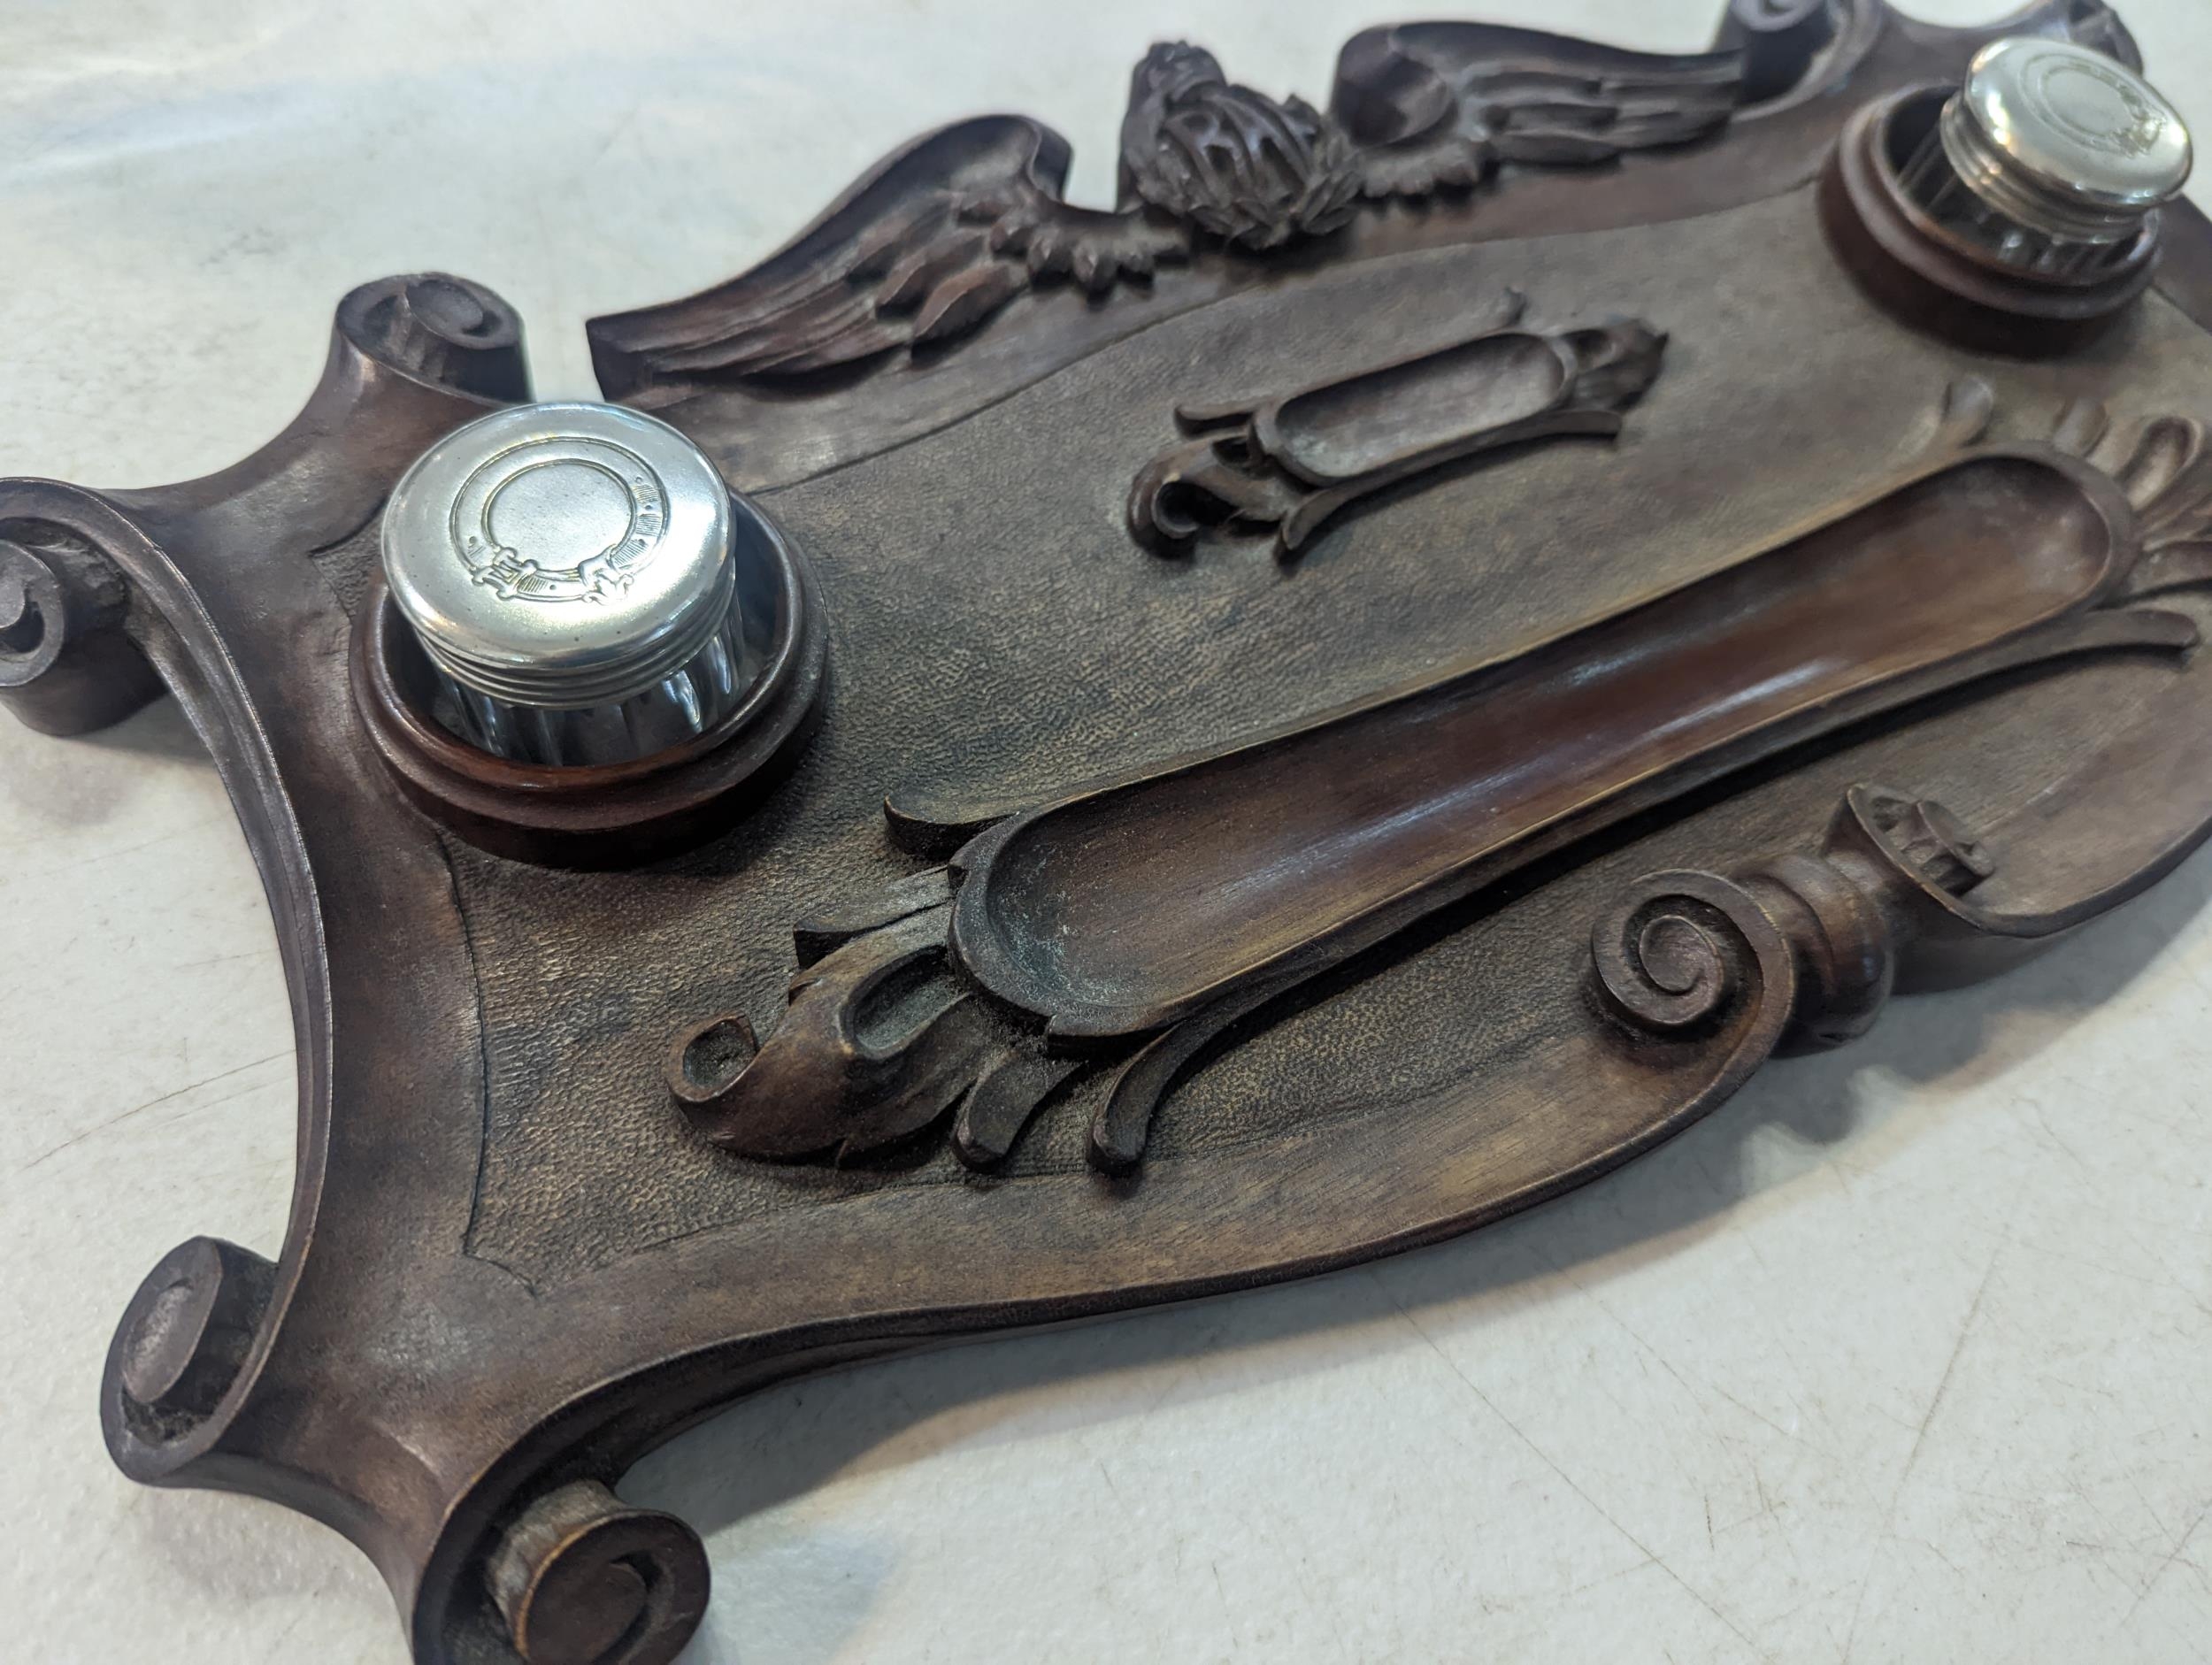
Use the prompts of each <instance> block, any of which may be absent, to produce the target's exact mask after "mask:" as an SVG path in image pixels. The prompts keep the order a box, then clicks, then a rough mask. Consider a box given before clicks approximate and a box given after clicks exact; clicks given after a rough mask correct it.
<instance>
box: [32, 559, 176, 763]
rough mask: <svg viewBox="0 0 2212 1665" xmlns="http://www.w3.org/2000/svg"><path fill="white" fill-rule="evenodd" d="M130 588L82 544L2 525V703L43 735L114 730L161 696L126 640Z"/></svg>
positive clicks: (134, 647) (154, 679)
mask: <svg viewBox="0 0 2212 1665" xmlns="http://www.w3.org/2000/svg"><path fill="white" fill-rule="evenodd" d="M129 603H130V590H129V587H128V586H127V585H126V584H125V583H124V582H123V579H122V575H121V574H120V573H119V572H117V571H116V570H115V569H114V567H113V566H111V564H109V563H108V561H107V560H106V559H105V558H104V556H102V555H101V554H100V553H99V551H98V550H97V549H94V548H93V547H92V546H91V545H90V544H89V543H88V542H87V541H84V540H83V539H81V538H80V537H77V536H75V535H73V533H70V532H68V531H67V530H65V528H63V527H61V526H55V525H53V524H52V523H50V522H35V521H16V522H12V523H9V522H4V521H0V704H4V705H5V706H6V707H7V708H8V710H11V711H12V712H13V713H14V715H15V717H16V718H17V720H18V721H19V722H21V723H23V724H24V725H27V726H28V727H31V728H35V729H37V730H38V731H39V732H40V733H46V734H82V733H89V732H90V731H91V730H93V729H97V728H105V727H106V726H107V725H109V724H111V723H119V722H120V721H122V719H123V718H125V717H128V716H129V715H130V714H131V713H132V712H133V711H134V710H137V709H138V708H139V707H140V706H142V705H143V704H145V703H146V702H148V701H149V700H150V699H152V698H154V697H155V696H156V695H157V694H159V693H160V692H161V683H160V680H159V679H157V677H156V676H155V675H154V672H153V667H152V666H150V665H149V664H147V663H146V656H145V655H144V654H142V652H140V651H139V648H138V647H137V645H136V644H135V643H134V642H133V641H131V640H130V638H129V637H128V635H127V633H125V631H124V628H123V625H124V617H125V614H126V613H127V611H128V610H129Z"/></svg>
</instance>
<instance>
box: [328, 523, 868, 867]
mask: <svg viewBox="0 0 2212 1665" xmlns="http://www.w3.org/2000/svg"><path fill="white" fill-rule="evenodd" d="M747 510H748V512H747V513H745V514H744V515H742V516H741V521H742V523H743V525H742V529H741V533H740V535H739V537H738V539H737V541H736V548H735V551H734V554H735V559H736V563H737V585H738V592H739V597H740V601H741V607H742V617H743V621H744V623H743V641H744V648H745V655H744V662H745V667H746V669H747V670H748V671H749V672H750V680H749V683H748V685H747V687H746V691H745V694H744V695H743V697H742V698H741V699H740V700H739V701H738V702H737V704H736V705H735V706H734V707H733V709H732V710H730V711H729V712H728V713H727V714H726V715H725V716H724V717H722V718H721V719H720V720H719V721H718V722H717V723H715V724H714V725H712V726H711V727H710V728H708V729H706V730H704V731H703V733H700V734H698V735H697V736H695V738H693V739H691V740H686V741H685V742H683V743H682V744H680V745H677V746H672V747H670V748H667V749H665V750H663V751H659V752H656V753H653V754H652V755H650V756H644V757H639V758H635V759H632V760H628V761H626V762H621V763H591V764H583V765H572V766H555V765H549V764H541V763H518V762H514V761H511V760H509V759H506V758H502V757H495V756H492V755H491V754H490V753H488V752H486V751H482V750H480V749H479V748H476V747H474V746H472V745H470V744H469V743H468V742H467V741H465V740H462V739H460V738H459V737H458V736H457V735H456V734H455V733H452V732H451V731H450V730H449V729H448V728H447V727H446V726H445V725H444V724H442V723H441V722H440V721H439V720H438V719H437V718H436V717H434V715H433V714H432V710H431V686H432V672H431V668H430V664H429V662H428V660H427V659H426V657H425V656H424V654H423V651H422V648H421V647H420V646H419V644H418V643H417V642H416V641H415V639H414V637H413V635H412V633H411V632H410V631H409V629H408V627H407V625H406V622H405V620H404V619H403V618H401V616H400V612H399V608H398V605H397V603H396V602H394V601H393V599H392V596H391V592H390V590H389V589H388V587H387V586H386V584H385V581H384V579H383V576H382V574H381V573H379V574H378V575H377V576H376V577H375V579H373V582H372V584H371V587H370V588H369V591H368V594H367V595H366V597H365V599H364V601H363V603H362V605H361V608H360V610H359V611H358V612H357V615H356V617H355V619H354V626H353V641H352V667H351V680H352V685H353V701H354V707H355V710H357V713H358V714H359V716H360V718H361V721H362V724H363V725H364V726H365V729H366V730H367V733H368V735H369V739H370V740H371V742H372V743H373V745H374V747H375V748H376V752H377V755H378V756H379V757H380V758H381V759H382V760H383V763H384V764H385V766H386V768H387V769H388V770H389V771H390V772H391V775H392V777H393V779H395V780H396V782H397V783H398V785H399V786H400V788H401V790H402V791H403V792H404V793H405V794H406V795H407V797H408V799H409V801H410V802H412V803H413V804H414V805H415V806H416V807H417V808H418V809H421V810H422V811H423V812H424V813H425V814H426V815H428V816H430V817H432V818H433V819H434V820H436V821H438V822H439V823H440V824H441V825H444V826H446V827H448V828H449V829H450V830H451V831H452V832H456V833H457V834H458V835H459V836H461V837H462V838H465V839H466V840H468V841H469V842H470V843H472V844H474V845H477V846H478V847H480V848H483V849H487V850H490V851H491V852H493V853H494V854H495V855H499V856H511V857H513V858H515V859H517V860H519V861H527V862H537V863H544V864H547V865H551V866H561V867H580V868H603V867H616V866H622V865H626V864H627V863H633V862H639V861H644V860H649V859H650V858H652V857H654V856H663V855H667V854H669V853H671V852H672V851H675V850H679V849H681V848H687V847H688V846H690V845H693V844H696V843H699V842H701V841H703V840H706V839H708V838H710V837H712V836H713V835H714V834H715V833H717V832H720V831H722V830H723V829H724V828H725V827H726V826H728V825H730V824H731V823H732V822H733V821H734V820H735V819H736V818H737V817H739V816H740V815H741V814H743V813H744V811H745V810H746V809H748V808H749V807H750V806H751V804H752V803H753V802H755V801H756V800H757V796H758V794H760V792H761V791H763V790H764V788H765V787H766V786H767V785H768V784H769V783H770V782H771V781H772V780H773V779H775V778H776V777H777V775H778V774H779V773H780V771H781V769H782V768H783V767H784V766H786V765H787V764H788V763H790V762H791V761H792V760H793V759H794V758H795V756H797V754H798V751H799V749H800V748H801V747H802V746H803V744H804V743H805V741H806V740H807V738H808V736H809V735H810V733H812V731H813V726H814V722H815V718H816V717H817V715H818V707H819V703H820V696H821V691H822V683H823V675H824V658H825V643H826V634H825V632H824V630H823V627H822V621H821V602H820V599H819V595H818V591H817V590H816V588H815V585H814V579H813V577H812V574H811V573H810V572H809V571H808V568H807V564H806V559H805V557H804V556H803V555H802V554H800V552H799V550H798V549H797V548H796V547H795V545H794V544H793V543H792V541H791V540H790V539H789V538H788V537H787V535H786V534H785V533H783V531H782V530H781V529H780V527H778V526H776V524H775V523H774V521H772V519H770V518H768V517H767V516H766V515H765V514H764V513H762V512H761V511H760V510H758V509H757V508H753V507H752V506H750V505H748V506H747Z"/></svg>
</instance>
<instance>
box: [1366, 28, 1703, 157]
mask: <svg viewBox="0 0 2212 1665" xmlns="http://www.w3.org/2000/svg"><path fill="white" fill-rule="evenodd" d="M1742 81H1743V65H1742V59H1741V57H1740V54H1738V53H1735V52H1705V53H1697V54H1693V55H1687V56H1680V57H1670V56H1665V55H1662V54H1655V53H1647V52H1630V51H1624V50H1620V49H1618V48H1616V47H1607V46H1598V45H1594V44H1593V43H1591V42H1586V41H1573V40H1568V39H1565V38H1564V37H1563V36H1560V35H1545V34H1542V33H1540V32H1539V31H1537V30H1533V29H1509V28H1499V27H1491V26H1488V25H1485V24H1461V23H1430V24H1410V25H1407V26H1405V27H1399V28H1389V29H1371V30H1369V31H1368V32H1367V33H1365V34H1363V35H1356V36H1355V37H1354V38H1353V40H1352V41H1351V42H1349V43H1348V45H1347V46H1346V47H1345V49H1344V51H1343V54H1342V56H1341V58H1340V59H1339V60H1338V64H1337V84H1336V94H1335V98H1334V101H1333V104H1332V113H1333V114H1334V116H1335V117H1336V119H1338V120H1339V121H1340V122H1341V123H1342V124H1343V125H1344V127H1345V128H1346V129H1347V130H1348V132H1349V133H1350V134H1351V135H1352V137H1353V139H1354V140H1355V141H1356V142H1358V144H1359V145H1360V147H1361V157H1360V159H1361V163H1362V167H1363V185H1364V188H1365V191H1366V194H1367V195H1368V196H1428V195H1430V194H1431V193H1432V192H1435V191H1439V190H1466V189H1469V188H1472V187H1474V186H1476V185H1478V184H1479V183H1481V182H1482V180H1485V179H1486V178H1487V177H1488V176H1489V174H1490V173H1492V171H1493V170H1494V169H1495V168H1496V167H1497V165H1499V164H1500V163H1502V162H1519V163H1525V164H1532V165H1539V166H1571V165H1586V164H1590V163H1596V162H1606V161H1610V160H1611V159H1612V158H1613V157H1617V156H1619V155H1621V154H1622V153H1623V152H1624V151H1628V150H1650V149H1652V148H1654V147H1655V146H1659V145H1667V144H1679V143H1681V142H1684V141H1686V140H1689V139H1694V138H1697V137H1699V136H1701V135H1702V134H1707V133H1709V132H1711V131H1712V130H1713V129H1715V128H1717V127H1720V126H1721V125H1722V124H1723V123H1724V122H1725V121H1726V120H1727V119H1728V118H1729V115H1730V113H1731V112H1732V111H1733V110H1734V109H1735V107H1736V104H1737V101H1738V97H1739V94H1740V88H1741V85H1742Z"/></svg>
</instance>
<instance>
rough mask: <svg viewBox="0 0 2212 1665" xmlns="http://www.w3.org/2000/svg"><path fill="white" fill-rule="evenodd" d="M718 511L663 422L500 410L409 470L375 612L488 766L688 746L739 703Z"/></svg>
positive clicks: (693, 454) (733, 610) (704, 479)
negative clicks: (384, 614) (409, 648)
mask: <svg viewBox="0 0 2212 1665" xmlns="http://www.w3.org/2000/svg"><path fill="white" fill-rule="evenodd" d="M732 522H733V509H732V504H731V501H730V496H729V493H728V491H727V489H726V487H724V485H723V483H722V479H721V476H720V474H719V473H718V472H717V471H716V469H715V467H714V465H713V464H712V463H711V462H710V461H709V460H708V458H707V457H705V455H704V454H703V453H702V452H701V451H700V450H699V449H698V448H697V447H696V446H695V445H694V444H693V443H692V442H691V441H689V440H688V439H687V438H686V437H685V436H684V435H683V434H680V433H679V432H677V430H676V429H674V428H672V427H671V426H668V425H667V424H666V423H664V422H661V421H658V420H657V419H656V418H652V417H649V416H644V415H641V414H640V413H639V412H637V411H634V410H626V409H623V408H621V407H618V406H614V405H603V404H588V403H549V404H532V405H516V406H512V407H510V408H508V409H505V410H497V411H495V412H493V413H492V414H491V415H488V416H486V417H483V418H480V419H479V420H477V421H475V422H472V423H470V424H469V425H468V426H465V427H462V428H459V429H457V430H456V431H455V432H453V433H452V434H448V435H447V436H446V437H445V438H444V439H442V440H441V441H438V442H437V443H436V444H435V445H433V446H432V447H431V448H430V449H428V450H427V451H426V452H424V453H423V455H422V456H421V457H419V459H417V461H416V462H415V464H414V465H413V466H412V467H411V468H410V469H409V470H408V471H407V472H406V474H405V476H404V477H403V478H402V480H400V482H399V485H398V486H397V487H396V489H395V490H394V492H393V494H392V499H391V503H390V504H389V506H388V509H387V510H386V512H385V517H384V526H383V556H384V572H385V577H386V579H387V582H388V584H389V586H390V588H391V594H392V599H393V601H394V602H395V603H396V606H397V608H398V610H399V611H400V614H401V616H402V617H403V618H404V619H405V620H406V622H407V624H408V625H409V626H410V627H411V630H412V632H413V634H414V636H415V639H416V641H418V642H419V644H420V646H421V648H422V651H423V654H424V656H426V658H427V659H428V661H429V662H430V664H431V666H432V668H433V669H434V671H435V672H436V673H437V675H438V677H439V678H441V679H442V682H443V687H442V693H443V694H445V695H446V696H447V697H446V698H445V699H443V700H441V701H440V702H439V705H440V710H439V716H440V717H441V720H442V721H444V722H446V723H447V725H449V727H452V728H454V729H455V730H456V732H457V733H460V734H461V736H462V738H464V739H465V740H469V741H470V742H471V743H472V744H474V745H477V746H479V747H480V748H483V749H484V750H486V751H489V752H491V753H493V754H494V755H495V756H502V757H508V758H513V759H517V760H519V761H525V762H530V763H555V764H580V763H611V762H619V761H623V760H625V759H627V758H632V757H637V756H646V755H649V753H651V752H653V751H657V750H660V749H663V748H666V747H668V746H671V745H675V744H679V743H680V742H681V741H682V740H685V739H687V738H688V737H690V736H692V735H695V734H697V733H702V732H703V731H704V730H705V729H706V728H708V727H710V726H711V725H712V724H713V723H714V721H715V720H716V719H717V718H718V717H720V716H721V715H723V714H724V713H725V712H726V710H728V709H729V707H730V705H731V704H732V702H733V701H734V700H735V698H736V697H737V695H738V694H740V693H741V692H742V690H741V687H740V686H739V668H740V667H739V664H738V656H739V654H740V644H739V634H738V626H739V623H740V620H739V618H738V608H737V600H736V587H735V572H734V567H733V559H732V537H733V525H732Z"/></svg>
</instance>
